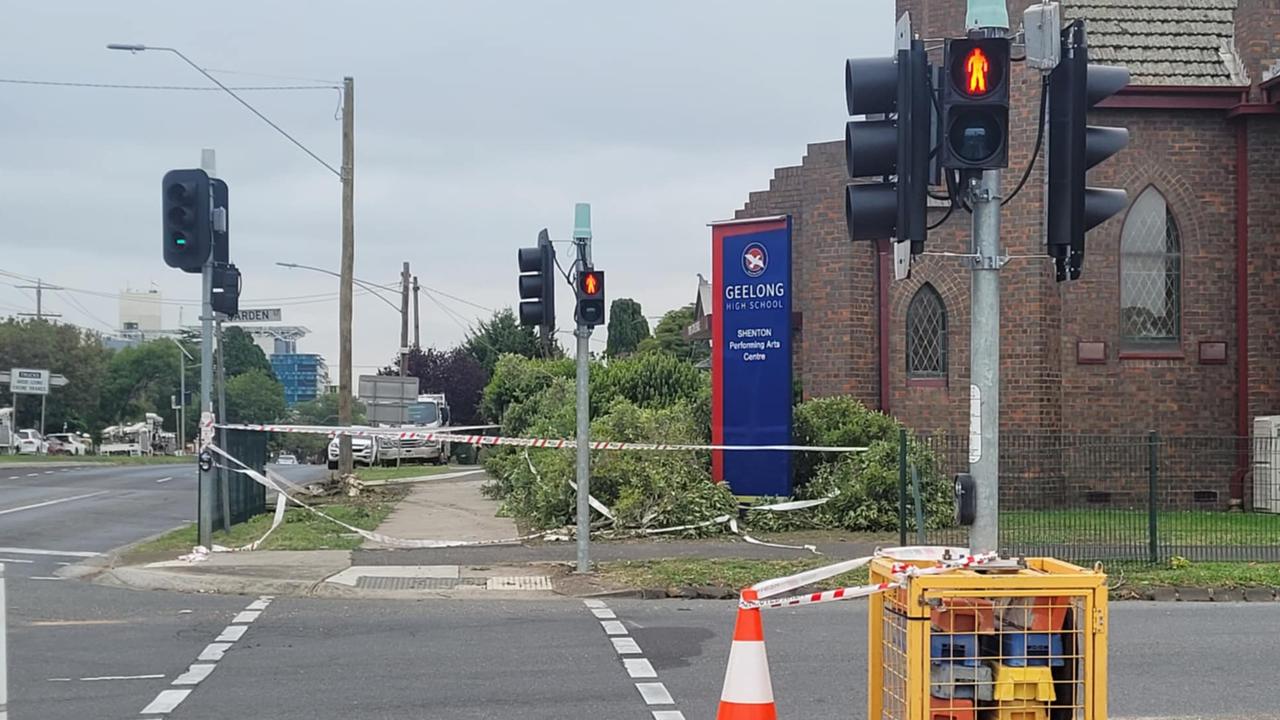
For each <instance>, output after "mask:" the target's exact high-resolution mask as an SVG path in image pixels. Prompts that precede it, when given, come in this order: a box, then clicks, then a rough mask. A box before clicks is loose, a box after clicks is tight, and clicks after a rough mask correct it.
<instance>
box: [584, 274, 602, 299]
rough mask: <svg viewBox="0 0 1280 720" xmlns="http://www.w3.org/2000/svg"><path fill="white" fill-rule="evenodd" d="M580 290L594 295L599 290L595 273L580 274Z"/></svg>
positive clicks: (598, 279)
mask: <svg viewBox="0 0 1280 720" xmlns="http://www.w3.org/2000/svg"><path fill="white" fill-rule="evenodd" d="M582 291H583V292H584V293H586V294H588V295H595V294H596V293H597V292H600V278H598V277H596V274H595V273H590V272H589V273H584V274H583V275H582Z"/></svg>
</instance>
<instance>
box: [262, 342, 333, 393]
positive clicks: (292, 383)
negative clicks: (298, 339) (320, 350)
mask: <svg viewBox="0 0 1280 720" xmlns="http://www.w3.org/2000/svg"><path fill="white" fill-rule="evenodd" d="M271 369H272V370H274V371H275V374H276V378H278V379H279V380H280V383H281V384H282V385H284V401H285V404H287V405H290V406H292V405H295V404H297V403H300V402H307V401H308V400H315V399H316V397H318V396H319V395H321V394H323V393H324V392H325V390H326V388H327V387H328V386H329V366H328V365H327V364H325V361H324V358H323V357H322V356H320V355H316V354H314V353H278V354H274V355H272V356H271Z"/></svg>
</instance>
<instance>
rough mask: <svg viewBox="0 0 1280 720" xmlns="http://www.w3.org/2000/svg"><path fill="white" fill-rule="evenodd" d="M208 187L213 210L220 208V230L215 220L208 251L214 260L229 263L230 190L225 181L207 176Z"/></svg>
mask: <svg viewBox="0 0 1280 720" xmlns="http://www.w3.org/2000/svg"><path fill="white" fill-rule="evenodd" d="M209 187H210V189H211V191H212V193H213V207H214V212H215V213H216V212H218V210H217V209H218V208H222V230H219V229H218V223H216V222H215V223H214V227H213V247H212V248H211V250H210V252H212V253H213V261H214V262H216V263H229V262H231V206H230V205H229V200H230V192H229V190H228V188H227V183H226V181H225V180H220V179H218V178H209Z"/></svg>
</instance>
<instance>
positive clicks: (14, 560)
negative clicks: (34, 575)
mask: <svg viewBox="0 0 1280 720" xmlns="http://www.w3.org/2000/svg"><path fill="white" fill-rule="evenodd" d="M33 562H35V560H19V559H18V558H0V564H4V563H22V564H24V565H30V564H31V563H33Z"/></svg>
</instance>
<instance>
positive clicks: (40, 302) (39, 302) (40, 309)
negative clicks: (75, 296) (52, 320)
mask: <svg viewBox="0 0 1280 720" xmlns="http://www.w3.org/2000/svg"><path fill="white" fill-rule="evenodd" d="M14 287H17V288H21V289H23V290H35V291H36V311H35V312H33V313H26V312H24V313H18V315H19V316H20V317H33V318H35V319H36V320H44V319H45V318H47V317H62V315H61V314H59V313H47V312H45V311H44V291H45V290H61V289H62V288H60V287H57V286H55V285H45V284H44V281H43V280H41V279H40V278H36V284H35V285H15V286H14Z"/></svg>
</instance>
